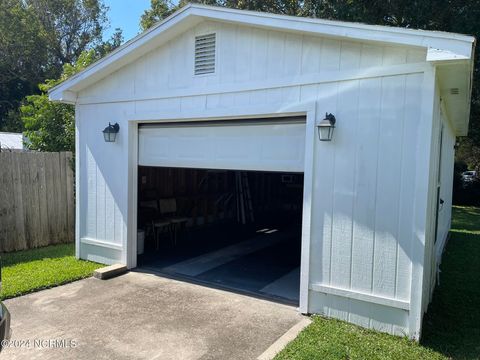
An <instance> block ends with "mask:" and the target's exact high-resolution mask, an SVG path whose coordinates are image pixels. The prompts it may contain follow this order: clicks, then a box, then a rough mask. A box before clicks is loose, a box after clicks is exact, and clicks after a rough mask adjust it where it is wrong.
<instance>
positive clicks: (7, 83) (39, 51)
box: [0, 0, 121, 130]
mask: <svg viewBox="0 0 480 360" xmlns="http://www.w3.org/2000/svg"><path fill="white" fill-rule="evenodd" d="M106 10H107V8H106V7H105V6H104V5H103V2H102V0H0V130H18V129H19V128H21V127H22V124H21V122H19V121H18V119H19V118H20V115H19V112H18V108H19V106H20V103H21V101H22V99H23V98H24V97H25V96H26V95H31V94H35V93H39V88H38V86H37V84H39V83H42V82H44V81H45V80H46V79H55V78H58V77H59V76H60V75H61V73H62V68H63V65H64V64H67V63H74V62H75V61H76V60H77V58H78V57H79V55H80V54H81V53H82V51H84V50H85V49H87V48H92V47H96V46H99V45H100V44H101V35H102V32H103V29H104V27H105V25H106V24H107V18H106V15H105V14H106ZM120 35H121V34H120Z"/></svg>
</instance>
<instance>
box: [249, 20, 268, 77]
mask: <svg viewBox="0 0 480 360" xmlns="http://www.w3.org/2000/svg"><path fill="white" fill-rule="evenodd" d="M251 52H252V57H251V59H250V77H251V78H250V80H263V79H265V78H266V77H267V67H268V33H267V32H266V31H265V30H260V29H252V51H251Z"/></svg>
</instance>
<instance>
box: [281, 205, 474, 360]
mask: <svg viewBox="0 0 480 360" xmlns="http://www.w3.org/2000/svg"><path fill="white" fill-rule="evenodd" d="M441 271H442V272H441V275H440V285H439V286H437V288H436V289H435V293H434V296H433V302H432V303H431V304H430V306H429V309H428V313H427V314H426V316H425V318H424V322H423V333H422V341H421V342H420V344H417V343H414V342H412V341H409V340H408V339H406V338H399V337H394V336H391V335H387V334H381V333H378V332H375V331H370V330H365V329H362V328H360V327H357V326H355V325H350V324H348V323H345V322H342V321H338V320H333V319H325V318H322V317H320V316H314V317H313V323H312V324H311V325H309V326H308V327H307V328H306V329H305V330H304V331H303V332H301V333H300V335H299V336H298V337H297V338H296V339H295V340H294V341H292V342H291V343H290V344H288V345H287V347H286V348H285V349H284V350H283V351H282V352H281V353H280V354H278V355H277V357H276V358H275V360H287V359H288V360H295V359H305V360H307V359H308V360H311V359H315V360H316V359H368V360H372V359H399V360H400V359H401V360H403V359H406V360H409V359H412V360H413V359H415V360H416V359H480V209H479V208H473V207H454V209H453V221H452V231H451V238H450V240H449V243H448V245H447V248H446V251H445V254H444V255H443V262H442V265H441Z"/></svg>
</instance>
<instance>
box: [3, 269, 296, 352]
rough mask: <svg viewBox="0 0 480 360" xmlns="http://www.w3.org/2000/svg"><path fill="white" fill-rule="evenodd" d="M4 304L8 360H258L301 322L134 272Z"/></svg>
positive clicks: (285, 312)
mask: <svg viewBox="0 0 480 360" xmlns="http://www.w3.org/2000/svg"><path fill="white" fill-rule="evenodd" d="M5 304H6V305H7V307H8V308H9V310H10V312H11V314H12V329H13V336H12V342H11V343H10V347H9V348H7V349H5V351H4V352H2V354H1V356H0V358H6V359H29V360H31V359H66V358H68V359H88V360H90V359H116V360H121V359H161V360H164V359H222V360H223V359H256V358H257V357H258V356H259V355H260V354H262V353H263V352H264V351H265V350H266V349H267V348H268V347H269V346H270V345H271V344H272V343H273V342H275V340H277V339H278V338H279V337H280V336H282V334H284V333H285V332H286V331H287V330H289V329H290V328H291V327H292V326H294V325H295V324H297V323H299V322H300V321H301V320H302V316H301V315H299V314H298V313H297V311H296V309H295V308H293V307H290V306H286V305H281V304H277V303H273V302H269V301H265V300H259V299H255V298H252V297H248V296H243V295H238V294H234V293H230V292H225V291H221V290H216V289H210V288H206V287H202V286H198V285H193V284H188V283H184V282H179V281H175V280H170V279H166V278H162V277H158V276H156V275H152V274H146V273H139V272H130V273H128V274H126V275H123V276H120V277H118V278H114V279H110V280H97V279H94V278H89V279H85V280H81V281H77V282H74V283H71V284H68V285H64V286H60V287H57V288H53V289H49V290H44V291H40V292H37V293H34V294H30V295H26V296H22V297H19V298H16V299H11V300H7V301H5Z"/></svg>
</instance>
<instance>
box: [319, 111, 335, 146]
mask: <svg viewBox="0 0 480 360" xmlns="http://www.w3.org/2000/svg"><path fill="white" fill-rule="evenodd" d="M335 122H336V119H335V116H333V114H329V113H326V114H325V119H323V120H322V121H320V122H319V123H318V124H317V128H318V138H319V139H320V141H331V140H332V136H333V129H335Z"/></svg>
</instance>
